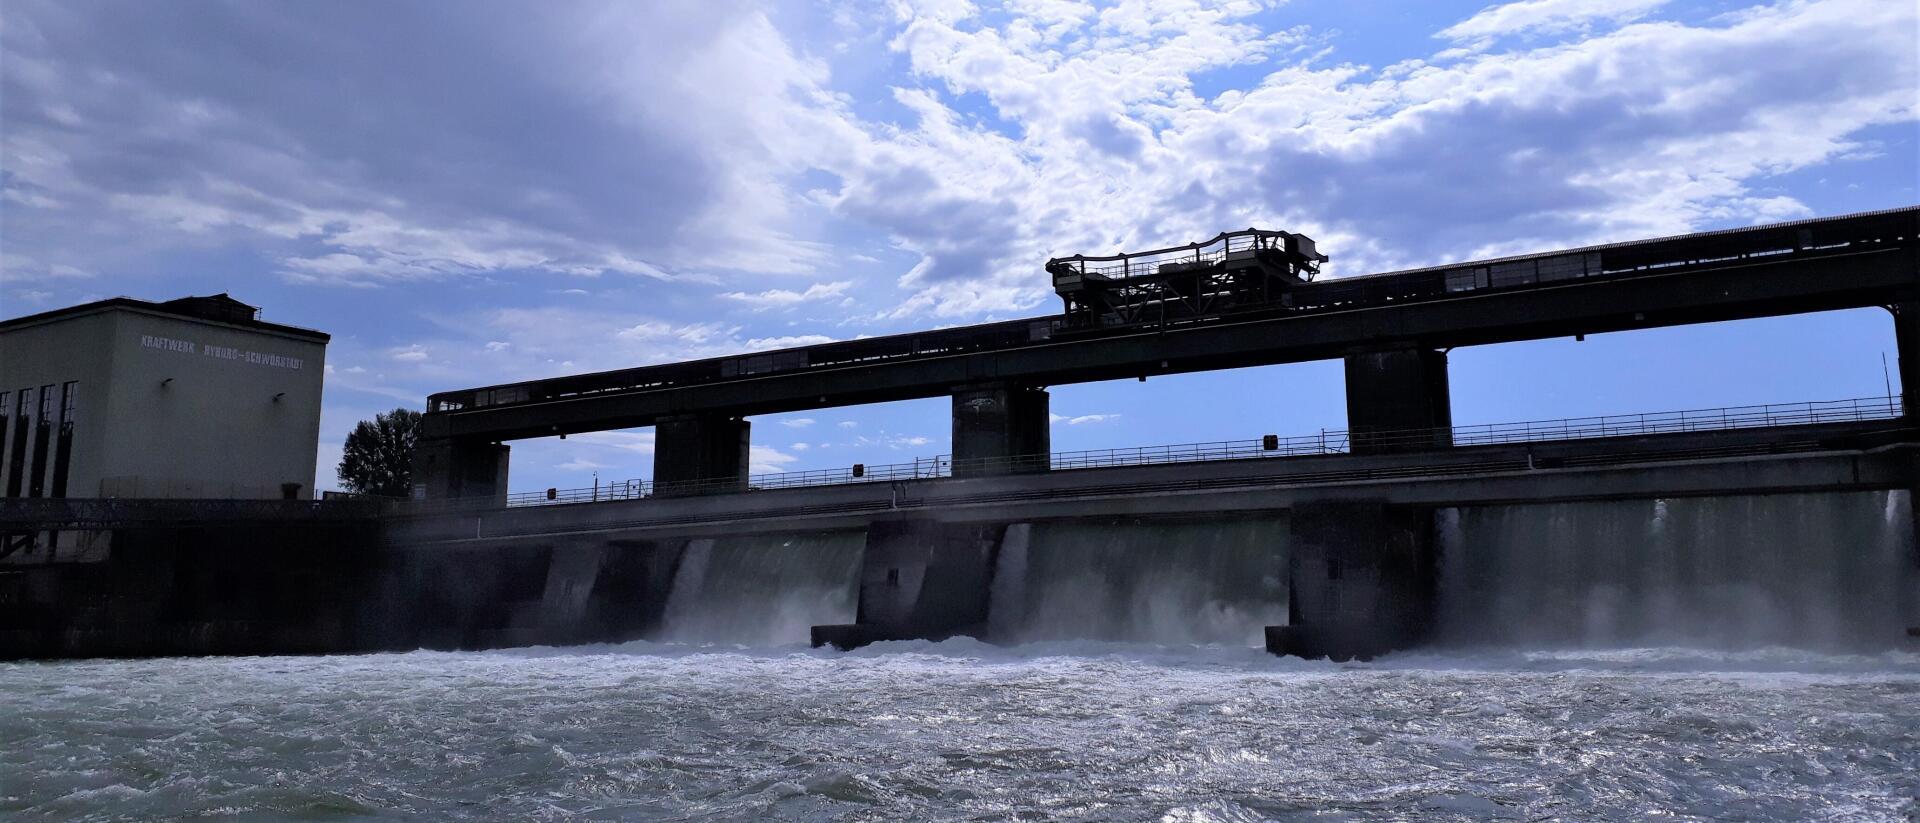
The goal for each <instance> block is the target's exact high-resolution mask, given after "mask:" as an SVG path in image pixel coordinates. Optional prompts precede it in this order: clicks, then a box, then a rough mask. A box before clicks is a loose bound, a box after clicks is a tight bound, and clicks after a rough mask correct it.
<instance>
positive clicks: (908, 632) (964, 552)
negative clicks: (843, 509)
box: [813, 520, 1006, 650]
mask: <svg viewBox="0 0 1920 823" xmlns="http://www.w3.org/2000/svg"><path fill="white" fill-rule="evenodd" d="M1005 530H1006V529H1005V527H1004V526H994V525H963V524H942V523H936V522H933V521H931V520H909V521H892V522H889V521H881V522H876V523H874V524H873V525H871V526H869V527H868V528H867V547H866V555H865V557H864V559H863V561H862V563H861V569H860V610H859V616H858V618H857V621H858V622H856V623H852V624H845V625H837V626H815V627H813V645H814V646H816V647H818V646H825V645H832V646H833V647H835V648H838V649H842V650H845V649H852V648H858V647H860V646H864V645H866V644H868V643H872V642H874V641H877V640H906V639H925V640H942V639H945V638H948V637H952V636H954V635H956V634H973V635H977V634H979V633H980V632H981V631H982V629H983V628H984V627H985V624H986V621H987V597H988V592H989V589H990V587H991V586H992V583H993V567H994V556H995V552H996V551H997V550H998V548H999V544H1000V538H1001V535H1002V534H1003V533H1004V532H1005Z"/></svg>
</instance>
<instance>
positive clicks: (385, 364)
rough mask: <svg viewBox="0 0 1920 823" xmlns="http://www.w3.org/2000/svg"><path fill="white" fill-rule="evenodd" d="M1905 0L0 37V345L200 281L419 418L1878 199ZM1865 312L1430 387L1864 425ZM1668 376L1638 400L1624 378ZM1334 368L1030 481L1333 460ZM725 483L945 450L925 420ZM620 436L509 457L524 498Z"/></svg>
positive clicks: (1607, 2) (1230, 383)
mask: <svg viewBox="0 0 1920 823" xmlns="http://www.w3.org/2000/svg"><path fill="white" fill-rule="evenodd" d="M1917 43H1920V22H1917V21H1916V10H1915V4H1913V3H1911V2H1904V0H1826V2H1791V1H1789V2H1776V3H1760V4H1750V3H1745V2H1718V1H1717V0H1521V1H1520V2H1513V3H1507V4H1502V5H1492V6H1484V5H1481V4H1480V3H1466V4H1457V3H1444V2H1399V3H1394V2H1386V0H1292V1H1291V2H1279V1H1275V2H1264V1H1262V0H1227V2H1197V1H1195V2H1184V1H1174V0H1170V1H1169V2H1132V1H1131V0H1122V1H1121V2H1111V3H1109V2H1100V3H1085V2H1078V0H1006V1H1005V2H1003V3H968V2H964V0H927V2H908V1H907V0H897V1H896V2H872V3H864V2H832V3H824V2H821V3H809V2H801V0H793V2H777V3H767V4H754V3H745V2H729V1H728V0H700V1H699V2H684V3H679V2H645V3H627V2H619V3H561V4H537V5H536V4H526V3H499V2H482V3H468V4H461V5H458V6H452V5H447V4H442V3H429V2H400V3H372V2H342V3H261V2H232V3H220V2H192V1H190V0H182V1H181V2H166V3H135V2H113V3H95V2H36V0H9V2H8V3H7V4H6V5H5V6H4V8H0V316H16V315H22V314H28V313H32V312H35V311H41V310H45V309H48V308H54V307H57V306H61V305H66V304H71V303H75V302H80V301H85V300H92V299H97V298H101V297H107V296H112V295H118V294H125V295H131V296H135V297H142V298H148V299H168V298H172V297H177V296H181V295H184V294H204V293H211V292H219V291H227V292H231V293H232V294H234V295H235V296H236V297H238V298H240V299H241V300H244V301H247V302H249V303H254V304H257V305H261V306H263V307H264V316H265V318H266V319H268V320H273V321H277V322H283V323H291V324H295V325H301V326H309V327H314V328H318V329H322V330H324V331H328V332H330V333H332V334H333V335H334V342H333V345H332V347H331V349H330V350H329V353H328V376H327V387H326V409H325V413H324V414H325V417H324V426H323V428H324V436H323V442H322V446H321V462H322V468H321V472H320V474H321V477H320V478H319V479H320V481H321V484H322V486H329V485H331V475H332V471H331V466H332V463H333V462H334V461H335V460H337V455H338V443H339V440H340V438H342V437H343V436H344V434H345V432H346V430H347V429H348V428H350V427H351V425H352V423H353V422H354V421H355V420H357V419H360V418H362V417H366V416H370V415H371V414H372V413H374V412H376V411H379V410H383V409H388V408H392V407H394V406H396V405H406V406H411V407H416V408H417V407H421V406H423V404H424V397H425V395H427V394H428V393H430V392H433V391H439V390H445V389H451V388H461V387H466V386H472V385H482V384H488V383H497V382H504V381H509V380H514V379H519V378H526V377H536V376H544V375H554V374H563V373H572V372H581V371H588V370H598V369H608V368H618V367H623V366H630V365H637V364H643V363H654V362H663V361H671V360H678V359H684V358H691V357H702V356H711V355H718V354H725V353H732V352H739V351H746V350H753V349H766V348H776V347H781V346H787V345H797V344H804V343H808V342H813V341H821V340H827V339H839V338H850V337H855V336H859V335H873V334H884V333H890V332H897V331H908V330H912V329H916V328H925V327H930V326H936V325H952V324H960V323H969V322H977V321H982V320H988V319H1000V318H1010V317H1019V316H1028V315H1038V314H1044V313H1049V312H1053V311H1055V310H1056V308H1057V301H1056V300H1055V299H1054V298H1053V296H1052V294H1051V293H1050V291H1049V284H1048V282H1047V279H1046V277H1045V274H1044V272H1043V271H1042V269H1041V263H1042V262H1043V261H1044V260H1045V259H1046V258H1048V257H1049V256H1053V255H1059V254H1072V253H1077V252H1089V253H1106V252H1112V251H1116V250H1123V249H1129V248H1140V247H1150V246H1161V245H1168V244H1173V243H1180V242H1186V241H1189V240H1193V239H1199V238H1202V237H1206V236H1211V235H1212V234H1214V233H1216V232H1219V231H1221V230H1223V229H1230V228H1243V227H1246V226H1263V227H1273V228H1287V229H1291V230H1295V231H1302V232H1305V233H1307V234H1310V235H1312V236H1314V237H1315V238H1316V239H1318V240H1319V242H1320V245H1321V248H1322V249H1323V250H1325V251H1327V252H1329V253H1330V254H1331V255H1332V257H1333V263H1332V264H1331V266H1330V270H1331V271H1332V272H1333V273H1335V274H1357V273H1366V272H1372V271H1381V270H1386V269H1391V268H1397V267H1404V266H1411V265H1422V264H1431V263H1438V262H1445V261H1448V260H1453V259H1461V258H1467V257H1473V256H1483V255H1492V254H1502V253H1511V252H1521V251H1529V250H1539V249H1548V248H1554V247H1559V246H1564V245H1568V244H1580V243H1590V242H1598V241H1608V240H1620V239H1632V238H1639V237H1646V236H1654V235H1661V234H1671V233H1679V232H1685V231H1690V230H1696V229H1704V228H1717V227H1726V226H1737V225H1745V224H1751V223H1756V222H1768V221H1774V220H1782V219H1793V218H1799V217H1806V216H1813V215H1825V214H1838V213H1844V212H1850V211H1860V210H1866V209H1876V208H1887V207H1894V206H1902V205H1910V204H1913V203H1915V202H1916V200H1920V197H1917V196H1916V191H1915V186H1916V182H1917V181H1916V178H1917V177H1920V160H1917V159H1916V158H1917V156H1920V125H1917V123H1916V117H1920V102H1917V99H1916V98H1920V45H1916V44H1917ZM1892 351H1893V346H1892V342H1891V334H1890V326H1889V324H1888V322H1887V321H1886V318H1885V317H1884V313H1883V312H1879V311H1878V310H1874V311H1867V312H1849V313H1839V314H1832V315H1818V316H1810V317H1803V318H1794V319H1783V320H1774V321H1756V322H1750V323H1743V324H1733V325H1728V326H1716V327H1705V328H1694V329H1679V330H1668V331H1658V332H1639V333H1632V334H1621V335H1606V336H1599V337H1594V338H1589V339H1588V340H1587V341H1586V342H1584V343H1578V344H1576V343H1574V342H1572V341H1542V342H1539V343H1531V344H1519V345H1512V346H1499V347H1485V348H1481V349H1465V350H1459V351H1456V352H1454V353H1453V365H1454V368H1453V380H1454V397H1455V415H1456V419H1457V420H1458V421H1460V422H1463V423H1471V422H1499V421H1507V420H1525V419H1536V418H1547V417H1562V416H1568V415H1580V414H1591V413H1604V412H1629V411H1635V412H1637V411H1647V410H1656V409H1678V408H1689V407H1705V406H1720V405H1727V404H1734V403H1752V402H1769V401H1796V400H1806V399H1816V398H1837V397H1854V396H1865V395H1878V394H1882V393H1884V391H1885V382H1884V380H1885V378H1884V375H1883V370H1882V368H1881V355H1882V353H1887V354H1888V355H1889V356H1890V355H1891V353H1892ZM1656 366H1657V367H1656ZM1339 383H1340V378H1339V369H1338V366H1337V364H1308V365H1301V366H1290V367H1281V368H1272V369H1255V370H1247V371H1242V372H1234V373H1225V374H1213V375H1194V376H1187V377H1180V378H1168V379H1165V380H1156V381H1153V383H1151V384H1133V383H1126V384H1104V385H1089V386H1069V387H1058V388H1056V389H1055V391H1054V402H1053V406H1054V411H1055V412H1056V415H1057V417H1058V419H1057V421H1056V429H1055V443H1056V447H1057V448H1062V449H1066V448H1094V447H1107V446H1120V445H1137V444H1149V443H1185V442H1194V441H1201V440H1215V439H1230V438H1243V437H1256V436H1258V435H1260V434H1262V433H1266V432H1275V433H1280V434H1298V433H1310V432H1313V431H1316V430H1318V429H1319V428H1322V427H1329V428H1336V427H1339V426H1342V425H1343V424H1344V411H1343V407H1342V404H1343V400H1342V398H1341V394H1340V385H1339ZM754 435H755V442H756V444H757V445H756V448H755V454H754V457H755V467H756V469H758V470H781V469H799V468H820V467H830V466H844V465H846V464H849V463H853V462H866V463H887V462H895V461H903V460H911V459H912V458H913V457H916V456H931V455H936V454H941V453H944V452H945V450H946V445H947V408H946V405H945V403H944V402H943V401H921V402H914V403H902V404H892V405H888V406H879V407H867V408H858V409H846V410H826V411H822V412H819V413H815V414H810V415H783V416H770V417H765V418H758V419H756V420H755V431H754ZM651 448H652V440H651V434H650V432H648V431H646V430H639V431H634V432H617V433H607V434H602V435H594V436H581V437H575V438H570V439H569V440H567V441H564V442H563V441H557V440H556V441H530V442H525V443H521V444H516V451H515V461H514V483H513V485H514V487H515V488H516V489H535V488H542V487H545V486H548V485H559V486H579V485H586V484H587V483H588V482H590V480H591V478H592V476H593V474H594V473H595V472H597V473H598V474H599V475H600V477H602V478H603V479H614V478H618V479H625V478H630V477H644V476H646V474H647V473H648V470H649V466H648V461H649V459H650V458H649V455H650V454H651Z"/></svg>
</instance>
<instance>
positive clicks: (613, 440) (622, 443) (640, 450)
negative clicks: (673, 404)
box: [567, 431, 653, 454]
mask: <svg viewBox="0 0 1920 823" xmlns="http://www.w3.org/2000/svg"><path fill="white" fill-rule="evenodd" d="M567 442H569V443H573V442H580V443H585V444H587V445H590V446H599V447H602V448H607V449H615V450H618V451H624V452H632V453H634V454H653V432H651V431H644V432H633V431H605V432H584V433H581V434H576V435H573V436H571V437H569V438H567Z"/></svg>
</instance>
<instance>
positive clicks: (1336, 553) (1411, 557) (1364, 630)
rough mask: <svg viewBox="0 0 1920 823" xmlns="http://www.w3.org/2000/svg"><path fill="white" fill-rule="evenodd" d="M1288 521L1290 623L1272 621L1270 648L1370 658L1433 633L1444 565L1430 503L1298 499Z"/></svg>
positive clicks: (1303, 654)
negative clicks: (1438, 579) (1440, 561)
mask: <svg viewBox="0 0 1920 823" xmlns="http://www.w3.org/2000/svg"><path fill="white" fill-rule="evenodd" d="M1288 522H1289V524H1290V528H1291V530H1292V533H1293V534H1292V543H1291V552H1290V555H1289V561H1288V572H1289V575H1290V580H1291V582H1290V583H1289V587H1288V601H1287V602H1288V606H1287V612H1288V625H1285V626H1269V627H1267V651H1270V652H1272V653H1274V654H1279V655H1297V656H1299V657H1331V658H1333V659H1336V660H1346V659H1351V658H1361V659H1366V658H1370V657H1373V656H1375V655H1379V654H1385V653H1387V652H1389V651H1393V650H1395V649H1405V648H1410V647H1412V646H1416V645H1419V644H1420V643H1421V642H1422V641H1423V640H1424V639H1425V638H1426V634H1427V631H1428V629H1429V627H1430V626H1431V624H1432V613H1433V605H1434V591H1435V579H1436V578H1435V571H1436V565H1437V564H1436V561H1437V557H1436V552H1435V540H1434V535H1433V513H1432V510H1431V509H1428V508H1424V507H1413V506H1390V505H1387V504H1385V503H1381V502H1373V501H1362V502H1352V503H1319V504H1312V505H1305V506H1298V507H1295V508H1294V509H1293V512H1292V514H1291V516H1290V518H1289V520H1288Z"/></svg>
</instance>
